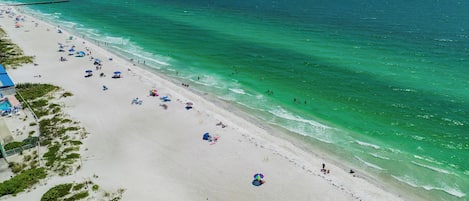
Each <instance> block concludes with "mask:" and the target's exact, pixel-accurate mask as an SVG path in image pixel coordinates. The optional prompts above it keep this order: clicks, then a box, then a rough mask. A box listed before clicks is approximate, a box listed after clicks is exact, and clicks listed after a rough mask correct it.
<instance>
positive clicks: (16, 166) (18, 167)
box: [8, 162, 24, 174]
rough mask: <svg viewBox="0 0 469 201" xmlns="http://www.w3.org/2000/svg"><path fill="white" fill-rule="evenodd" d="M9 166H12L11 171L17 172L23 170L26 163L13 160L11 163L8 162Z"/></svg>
mask: <svg viewBox="0 0 469 201" xmlns="http://www.w3.org/2000/svg"><path fill="white" fill-rule="evenodd" d="M8 166H9V167H10V169H11V171H12V172H13V173H15V174H16V173H19V172H21V171H23V169H24V165H23V164H22V163H15V162H11V163H10V164H8Z"/></svg>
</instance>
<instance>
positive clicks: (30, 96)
mask: <svg viewBox="0 0 469 201" xmlns="http://www.w3.org/2000/svg"><path fill="white" fill-rule="evenodd" d="M57 89H59V87H57V86H54V85H51V84H37V83H20V84H17V85H16V91H17V93H19V94H21V95H22V96H23V98H24V99H25V100H30V101H31V100H34V99H36V98H39V97H43V96H44V95H46V94H48V93H50V92H52V91H54V90H57Z"/></svg>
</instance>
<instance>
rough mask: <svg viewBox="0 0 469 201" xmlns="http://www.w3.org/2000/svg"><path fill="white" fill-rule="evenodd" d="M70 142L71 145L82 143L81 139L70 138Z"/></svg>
mask: <svg viewBox="0 0 469 201" xmlns="http://www.w3.org/2000/svg"><path fill="white" fill-rule="evenodd" d="M70 144H72V145H81V144H83V143H82V142H81V141H78V140H72V141H70Z"/></svg>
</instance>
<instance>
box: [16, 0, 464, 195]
mask: <svg viewBox="0 0 469 201" xmlns="http://www.w3.org/2000/svg"><path fill="white" fill-rule="evenodd" d="M23 2H27V1H23ZM28 9H30V12H34V13H35V16H36V17H41V18H42V19H46V20H49V21H53V22H56V23H58V24H60V26H62V27H65V28H66V29H68V30H70V31H72V32H74V33H75V34H80V36H84V37H85V38H86V39H89V40H92V41H100V42H107V43H108V44H109V45H108V46H107V47H108V48H110V49H112V50H113V51H116V52H119V53H120V54H122V55H123V56H125V57H128V58H134V60H135V61H137V62H143V61H145V63H146V65H147V66H148V67H151V68H154V69H157V70H158V71H159V72H161V73H164V74H166V75H167V76H169V77H172V78H174V79H178V80H179V81H181V82H187V83H190V85H191V88H192V87H193V88H196V89H197V90H200V91H203V92H208V93H210V94H214V95H216V96H217V97H219V98H221V99H224V100H227V101H229V102H231V103H232V104H233V105H235V106H237V107H240V108H241V109H243V110H245V111H248V112H249V113H251V114H253V115H255V116H256V117H257V118H260V119H262V120H263V121H264V122H266V123H269V124H272V125H278V126H281V127H283V128H285V129H288V130H290V131H292V132H294V133H297V134H299V135H304V136H308V138H307V139H309V140H308V141H310V142H311V143H312V145H314V146H317V147H321V149H323V150H324V151H326V152H330V153H332V154H334V155H335V156H336V157H337V158H338V159H340V160H343V161H345V162H346V163H348V164H351V165H352V166H354V167H356V168H358V169H360V171H367V172H370V173H371V174H373V175H375V176H377V177H379V178H381V179H382V180H383V181H385V182H386V183H390V184H394V185H395V186H397V187H398V188H402V189H405V190H407V191H408V192H412V193H415V194H416V195H418V196H422V197H424V198H425V199H428V200H469V198H468V196H469V195H468V194H469V191H468V189H469V161H468V159H469V12H468V10H469V1H456V0H445V1H443V0H441V1H438V0H428V1H416V0H410V1H409V0H407V1H403V0H394V1H378V0H329V1H326V0H308V1H307V0H297V1H287V0H277V1H275V0H274V1H272V0H269V1H267V0H250V1H227V0H225V1H222V0H220V1H215V0H191V1H189V0H139V1H137V0H126V1H124V0H100V1H95V0H80V1H76V0H72V1H71V2H70V3H61V4H54V5H37V6H30V7H28ZM176 71H177V72H178V75H177V76H176V73H175V72H176ZM198 76H200V80H197V77H198ZM305 139H306V138H305Z"/></svg>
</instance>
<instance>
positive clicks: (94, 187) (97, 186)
mask: <svg viewBox="0 0 469 201" xmlns="http://www.w3.org/2000/svg"><path fill="white" fill-rule="evenodd" d="M91 190H93V191H97V190H99V185H98V184H95V185H93V187H91Z"/></svg>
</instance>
